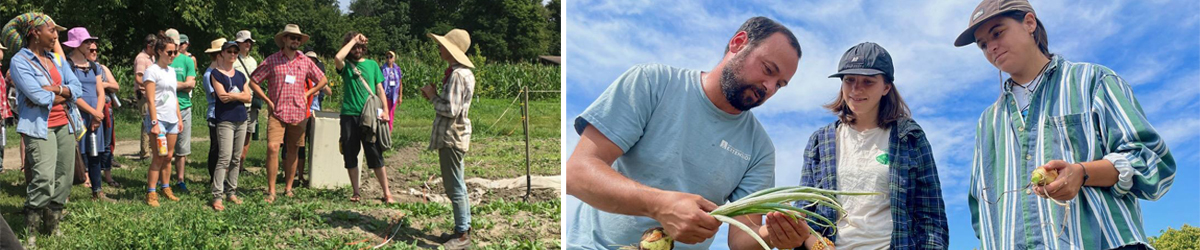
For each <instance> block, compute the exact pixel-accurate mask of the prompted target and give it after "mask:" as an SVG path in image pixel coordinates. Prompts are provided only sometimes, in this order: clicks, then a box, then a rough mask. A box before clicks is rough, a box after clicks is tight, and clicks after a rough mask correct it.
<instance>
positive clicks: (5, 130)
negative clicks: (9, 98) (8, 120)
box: [0, 123, 8, 148]
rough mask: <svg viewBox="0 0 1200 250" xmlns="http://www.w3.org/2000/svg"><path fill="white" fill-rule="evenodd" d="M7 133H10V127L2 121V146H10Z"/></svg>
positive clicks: (0, 132) (0, 141) (0, 131)
mask: <svg viewBox="0 0 1200 250" xmlns="http://www.w3.org/2000/svg"><path fill="white" fill-rule="evenodd" d="M7 135H8V127H5V126H4V124H2V123H0V148H3V147H4V146H8V136H7Z"/></svg>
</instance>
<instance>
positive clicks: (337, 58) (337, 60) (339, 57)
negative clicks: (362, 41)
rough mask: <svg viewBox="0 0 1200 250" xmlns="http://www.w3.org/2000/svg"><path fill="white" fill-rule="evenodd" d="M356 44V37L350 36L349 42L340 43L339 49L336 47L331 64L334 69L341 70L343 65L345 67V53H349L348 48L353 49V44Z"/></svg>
mask: <svg viewBox="0 0 1200 250" xmlns="http://www.w3.org/2000/svg"><path fill="white" fill-rule="evenodd" d="M356 44H358V39H357V38H351V39H350V42H348V43H346V44H345V45H342V48H341V49H338V52H337V54H336V55H333V66H334V67H335V69H337V70H342V68H343V67H346V62H345V60H346V55H349V54H350V50H351V49H354V45H356Z"/></svg>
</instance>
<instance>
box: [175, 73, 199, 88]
mask: <svg viewBox="0 0 1200 250" xmlns="http://www.w3.org/2000/svg"><path fill="white" fill-rule="evenodd" d="M195 87H196V77H194V76H189V77H187V80H184V81H183V82H181V83H179V88H178V89H179V91H190V90H192V88H195Z"/></svg>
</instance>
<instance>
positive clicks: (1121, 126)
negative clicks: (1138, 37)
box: [954, 0, 1175, 249]
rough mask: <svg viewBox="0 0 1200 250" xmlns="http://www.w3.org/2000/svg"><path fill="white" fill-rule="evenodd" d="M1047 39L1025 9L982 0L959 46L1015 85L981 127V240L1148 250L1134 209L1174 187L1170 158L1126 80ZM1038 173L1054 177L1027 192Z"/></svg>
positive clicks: (975, 180) (975, 202) (975, 212)
mask: <svg viewBox="0 0 1200 250" xmlns="http://www.w3.org/2000/svg"><path fill="white" fill-rule="evenodd" d="M1046 37H1047V35H1046V29H1045V27H1044V26H1043V25H1042V23H1041V22H1040V21H1038V18H1037V15H1036V14H1035V13H1034V10H1033V7H1032V6H1030V5H1029V3H1028V2H1027V1H1026V0H984V1H983V2H982V3H980V4H979V6H978V7H976V9H975V11H974V12H972V15H971V20H970V23H969V26H968V28H967V29H966V30H965V31H963V33H962V34H961V35H960V36H959V37H958V39H957V40H956V41H955V42H954V45H955V46H959V47H961V46H965V45H968V44H971V43H975V44H977V45H978V46H979V48H980V49H981V50H983V54H984V55H985V57H986V58H987V60H988V62H990V63H991V64H992V65H993V66H995V67H996V68H997V69H999V70H1000V71H1003V72H1006V73H1008V74H1009V75H1010V76H1011V77H1010V78H1008V79H1007V80H1005V81H1004V82H1003V83H1002V84H1000V87H1001V89H1002V91H1001V95H1000V97H999V98H998V99H997V100H996V102H995V103H994V104H992V105H991V106H990V107H988V108H987V109H986V110H984V111H983V114H982V115H980V118H979V125H978V127H977V128H976V141H975V153H974V159H973V161H972V163H971V182H970V188H969V192H970V193H969V195H968V201H969V202H970V208H971V222H972V226H973V227H974V229H975V234H976V236H977V237H979V239H980V241H981V243H982V248H983V249H1013V248H1017V249H1026V248H1028V249H1034V248H1036V249H1079V248H1083V249H1150V248H1151V247H1150V245H1149V244H1148V243H1147V240H1146V234H1145V232H1144V230H1143V226H1142V214H1141V209H1140V205H1139V204H1138V203H1139V200H1151V201H1153V200H1157V199H1159V198H1162V196H1163V195H1164V194H1166V193H1167V191H1168V190H1170V188H1171V183H1172V182H1173V180H1174V175H1175V161H1174V159H1173V158H1172V156H1171V154H1170V151H1169V150H1168V149H1167V145H1166V143H1165V142H1164V141H1163V140H1162V138H1161V137H1160V136H1159V135H1158V133H1157V132H1155V130H1154V127H1153V126H1151V125H1150V122H1149V121H1148V120H1147V118H1146V115H1145V114H1144V112H1142V108H1141V105H1140V104H1138V101H1137V99H1136V98H1135V97H1134V94H1133V91H1132V89H1131V88H1130V86H1129V84H1127V83H1126V82H1125V80H1124V79H1122V78H1121V77H1120V76H1118V75H1117V74H1116V73H1115V72H1113V71H1112V70H1111V69H1109V68H1107V67H1104V66H1102V65H1097V64H1091V63H1078V62H1070V61H1067V60H1066V59H1064V58H1063V57H1062V56H1061V55H1057V54H1052V53H1050V52H1049V49H1048V42H1047V39H1046ZM1036 168H1045V170H1047V171H1050V172H1057V174H1058V177H1057V178H1056V179H1054V180H1053V181H1052V182H1050V183H1049V184H1048V185H1045V186H1036V185H1033V186H1032V187H1030V186H1031V185H1029V183H1030V181H1029V180H1030V178H1031V175H1032V172H1033V171H1034V170H1035V169H1036ZM1022 190H1026V191H1029V192H1032V193H1033V194H1030V193H1028V192H1022Z"/></svg>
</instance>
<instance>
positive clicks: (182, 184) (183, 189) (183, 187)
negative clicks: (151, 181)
mask: <svg viewBox="0 0 1200 250" xmlns="http://www.w3.org/2000/svg"><path fill="white" fill-rule="evenodd" d="M175 186H176V187H179V192H184V193H187V192H188V188H187V183H185V182H182V181H181V182H179V183H175Z"/></svg>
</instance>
